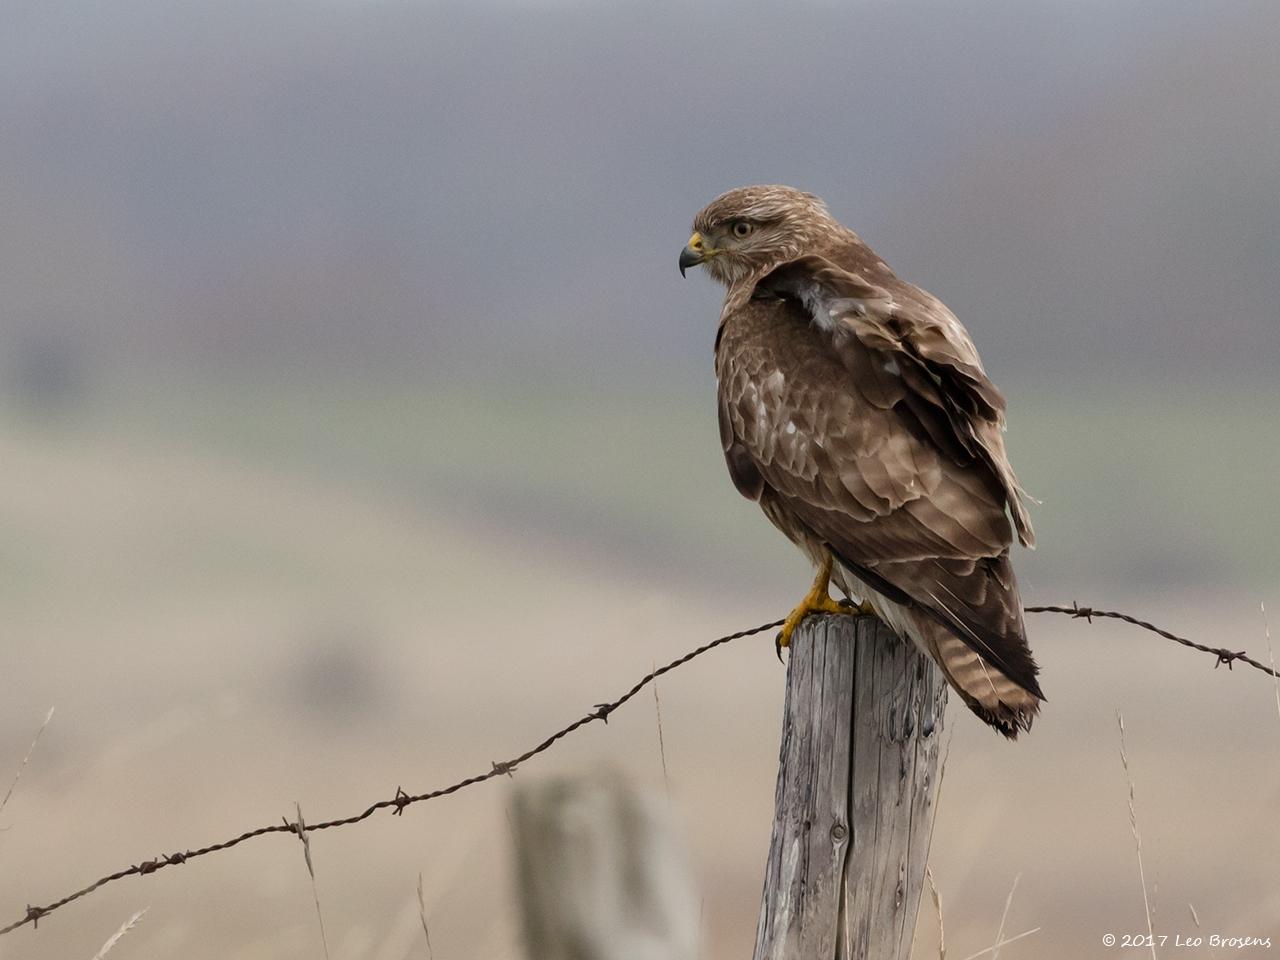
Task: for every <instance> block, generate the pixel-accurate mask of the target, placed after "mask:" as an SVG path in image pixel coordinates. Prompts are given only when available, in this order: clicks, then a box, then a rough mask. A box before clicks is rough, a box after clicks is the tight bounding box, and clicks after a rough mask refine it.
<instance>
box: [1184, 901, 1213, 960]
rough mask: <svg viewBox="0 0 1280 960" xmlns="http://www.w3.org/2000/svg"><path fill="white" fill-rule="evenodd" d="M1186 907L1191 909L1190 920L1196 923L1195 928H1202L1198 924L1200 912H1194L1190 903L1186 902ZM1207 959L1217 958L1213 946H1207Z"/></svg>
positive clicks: (1194, 909)
mask: <svg viewBox="0 0 1280 960" xmlns="http://www.w3.org/2000/svg"><path fill="white" fill-rule="evenodd" d="M1187 909H1188V910H1189V911H1191V919H1192V921H1194V923H1195V925H1196V929H1197V930H1200V929H1202V928H1201V926H1200V914H1198V913H1196V908H1195V907H1193V906H1192V905H1191V904H1190V903H1188V904H1187ZM1209 960H1218V955H1217V954H1216V953H1214V952H1213V947H1210V948H1209Z"/></svg>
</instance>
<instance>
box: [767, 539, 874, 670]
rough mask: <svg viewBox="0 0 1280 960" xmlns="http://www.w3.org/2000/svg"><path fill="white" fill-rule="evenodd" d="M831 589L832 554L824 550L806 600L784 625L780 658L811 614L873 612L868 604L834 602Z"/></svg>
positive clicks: (779, 650)
mask: <svg viewBox="0 0 1280 960" xmlns="http://www.w3.org/2000/svg"><path fill="white" fill-rule="evenodd" d="M830 587H831V554H830V553H829V552H828V551H825V550H824V551H823V553H822V563H821V564H819V566H818V574H817V576H816V577H814V578H813V586H811V587H810V588H809V592H808V593H806V594H805V595H804V599H803V600H801V601H800V602H799V603H798V604H797V605H796V608H795V609H794V610H792V611H791V612H790V613H789V614H787V619H786V620H784V621H783V623H782V630H781V632H779V634H778V636H777V638H776V643H777V646H778V656H779V657H781V656H782V648H783V647H787V646H790V645H791V635H792V634H793V633H795V632H796V627H798V626H800V622H801V621H802V620H804V618H805V617H807V616H808V615H809V614H811V613H848V614H853V615H859V614H869V613H871V612H872V611H871V608H870V606H869V605H868V604H866V603H861V604H846V603H840V602H838V601H835V600H832V599H831V595H830V593H829V592H828V591H829V590H830Z"/></svg>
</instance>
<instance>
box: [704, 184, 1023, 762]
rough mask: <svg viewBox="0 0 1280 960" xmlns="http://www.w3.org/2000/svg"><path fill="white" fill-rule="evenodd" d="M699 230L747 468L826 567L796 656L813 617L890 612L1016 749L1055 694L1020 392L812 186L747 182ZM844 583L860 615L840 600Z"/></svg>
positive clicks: (727, 401)
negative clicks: (1022, 560)
mask: <svg viewBox="0 0 1280 960" xmlns="http://www.w3.org/2000/svg"><path fill="white" fill-rule="evenodd" d="M693 227H694V233H693V236H692V237H690V239H689V242H688V244H687V245H686V246H685V248H684V250H683V251H681V253H680V272H681V274H683V273H684V272H685V270H686V269H688V268H689V267H692V266H696V265H699V264H701V265H702V266H703V267H705V268H706V270H707V272H708V273H710V274H711V276H712V277H714V278H715V279H716V280H718V281H719V282H720V283H722V284H723V285H724V286H725V287H726V288H727V292H726V295H725V301H724V308H723V310H722V312H721V314H720V326H719V330H718V332H717V334H716V347H715V368H716V380H717V397H718V406H719V420H720V439H721V443H722V446H723V448H724V455H725V459H726V461H727V462H728V466H729V474H730V476H731V477H732V479H733V483H734V485H735V486H736V487H737V488H738V490H739V492H741V493H742V494H743V495H744V496H746V497H748V498H749V499H752V500H755V501H756V502H757V503H759V504H760V508H761V509H762V510H763V511H764V514H765V516H766V517H768V518H769V520H770V521H772V523H773V524H774V526H776V527H777V528H778V529H779V530H781V531H782V532H783V533H784V534H785V535H786V536H787V537H788V538H789V539H790V540H791V541H792V542H794V543H795V544H796V545H797V546H799V547H800V548H801V550H802V551H804V553H805V554H806V555H807V556H808V557H809V559H810V560H811V561H812V562H813V564H814V566H815V567H816V568H817V577H816V578H815V580H814V582H813V586H812V588H811V589H810V591H809V593H808V594H807V595H806V596H805V597H804V599H803V600H802V601H801V602H800V604H799V605H798V606H797V607H796V608H795V609H794V610H793V611H792V612H791V614H790V616H788V617H787V619H786V622H785V625H784V626H783V629H782V632H781V634H779V637H778V644H779V649H781V647H782V646H785V645H786V644H787V643H789V642H790V639H791V634H792V632H793V631H794V630H795V628H796V626H797V625H798V624H799V623H800V621H801V620H802V619H803V618H804V617H805V616H806V615H807V614H809V613H813V612H826V613H838V612H850V611H851V610H857V611H861V612H864V613H874V614H875V615H876V616H878V617H879V618H880V619H881V620H883V621H884V622H885V623H887V624H888V625H889V626H890V627H892V628H893V630H894V631H895V632H896V633H897V634H898V635H899V636H900V637H904V638H908V639H910V640H911V641H913V642H914V643H915V644H916V645H917V646H918V647H919V648H920V649H921V650H923V651H924V652H925V653H926V654H927V655H929V656H930V657H932V658H933V659H934V660H935V661H936V662H937V664H938V665H939V667H941V668H942V671H943V673H944V674H945V675H946V678H947V680H948V681H949V682H950V684H951V686H952V687H953V688H954V689H955V690H956V691H957V692H958V693H959V695H960V696H961V698H962V699H963V700H964V702H965V703H966V704H967V705H968V706H969V708H970V709H971V710H972V711H973V712H974V713H975V714H977V715H978V716H979V717H980V718H981V719H982V720H983V721H985V722H986V723H988V724H990V725H991V726H992V727H994V728H995V729H996V730H998V731H999V732H1000V733H1002V734H1004V735H1005V736H1007V737H1009V738H1010V739H1012V738H1015V737H1016V736H1017V734H1018V732H1019V730H1027V729H1029V728H1030V726H1031V721H1032V720H1033V719H1034V717H1035V715H1036V712H1037V710H1038V708H1039V705H1040V702H1041V701H1042V700H1043V699H1044V697H1043V694H1042V693H1041V691H1040V686H1039V684H1038V683H1037V681H1036V674H1037V672H1038V668H1037V666H1036V663H1035V661H1034V659H1033V658H1032V655H1031V650H1030V648H1029V647H1028V646H1027V641H1026V632H1025V628H1024V626H1023V621H1022V608H1021V601H1020V599H1019V596H1018V584H1017V581H1016V580H1015V579H1014V576H1013V568H1012V566H1011V565H1010V562H1009V548H1010V546H1011V544H1012V540H1013V534H1014V532H1015V531H1016V533H1017V535H1018V539H1019V540H1020V541H1021V542H1022V544H1023V545H1024V546H1028V547H1029V546H1032V545H1033V544H1034V534H1033V532H1032V529H1031V521H1030V518H1029V517H1028V516H1027V511H1026V507H1025V506H1024V504H1023V498H1024V496H1025V494H1024V493H1023V491H1022V489H1021V487H1020V486H1019V485H1018V481H1017V478H1016V477H1015V476H1014V473H1013V468H1012V467H1011V466H1010V464H1009V459H1008V457H1007V456H1006V454H1005V449H1004V437H1003V431H1004V409H1005V401H1004V397H1003V396H1002V395H1001V393H1000V391H999V390H997V389H996V387H995V385H994V384H993V383H992V382H991V381H990V379H988V377H987V374H986V372H985V371H984V370H983V367H982V362H981V361H980V360H979V359H978V352H977V350H976V349H975V348H974V345H973V341H972V340H971V339H970V338H969V334H968V333H967V332H966V330H965V328H964V327H963V326H961V324H960V321H959V320H957V319H956V318H955V316H954V315H953V314H952V313H951V311H950V310H948V309H947V308H946V307H945V306H944V305H943V304H942V302H941V301H939V300H938V299H937V298H936V297H933V296H931V295H930V294H928V293H926V292H925V291H924V290H921V289H920V288H919V287H914V286H912V285H911V284H909V283H906V282H905V281H903V280H900V279H899V278H898V277H897V276H896V275H895V274H894V272H893V271H892V270H890V269H889V267H888V265H887V264H886V263H885V262H884V261H883V260H881V259H880V257H878V256H877V255H876V254H875V253H874V252H873V251H872V250H871V248H870V247H868V246H867V245H866V244H865V243H863V242H862V240H861V239H860V238H859V237H858V235H857V234H856V233H854V232H853V231H852V230H850V229H848V228H847V227H845V226H843V225H841V224H840V223H838V222H837V221H836V220H835V219H834V218H833V217H832V216H831V214H830V213H829V212H828V210H827V207H826V205H825V204H824V203H823V202H822V200H820V199H819V198H818V197H815V196H814V195H812V194H809V193H804V192H802V191H800V190H795V189H793V188H791V187H782V186H755V187H744V188H741V189H737V190H731V191H729V192H728V193H725V194H723V195H721V196H720V197H717V198H716V199H715V200H713V201H712V202H711V203H710V204H708V205H707V206H706V207H705V208H704V209H703V210H702V211H701V212H700V213H699V214H698V215H697V217H695V218H694V221H693ZM1011 518H1012V523H1011V522H1010V520H1011ZM832 582H834V583H835V585H836V586H837V588H838V589H839V590H840V591H841V592H842V593H843V594H844V595H845V597H846V600H847V601H848V600H851V598H853V597H857V598H858V599H859V600H860V601H861V604H859V606H857V607H853V606H851V605H850V604H849V603H843V604H842V603H837V602H835V601H833V600H832V599H831V597H830V595H829V584H830V583H832Z"/></svg>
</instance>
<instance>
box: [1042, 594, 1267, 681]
mask: <svg viewBox="0 0 1280 960" xmlns="http://www.w3.org/2000/svg"><path fill="white" fill-rule="evenodd" d="M1022 609H1023V610H1024V611H1025V612H1026V613H1065V614H1066V615H1067V616H1069V617H1071V618H1072V619H1075V620H1088V621H1089V622H1090V623H1093V618H1094V617H1105V618H1108V619H1111V620H1123V621H1124V622H1125V623H1131V624H1133V625H1134V626H1135V627H1141V628H1142V629H1143V630H1150V631H1151V632H1152V633H1154V634H1156V635H1157V636H1161V637H1164V638H1165V639H1166V640H1172V641H1173V642H1174V643H1180V644H1182V645H1183V646H1184V647H1190V648H1191V649H1192V650H1199V651H1200V652H1202V653H1211V654H1213V655H1214V656H1215V657H1217V658H1218V659H1217V661H1216V662H1215V663H1214V665H1213V667H1214V669H1215V670H1216V669H1217V668H1218V667H1220V666H1222V665H1223V664H1226V666H1227V669H1228V670H1230V669H1231V666H1232V664H1234V663H1235V662H1236V661H1239V662H1240V663H1247V664H1248V665H1249V666H1251V667H1253V668H1254V669H1255V670H1261V671H1262V672H1263V673H1265V674H1267V675H1268V676H1271V677H1280V673H1277V672H1276V671H1275V670H1274V669H1272V668H1271V667H1269V666H1267V665H1266V664H1265V663H1260V662H1258V661H1257V660H1255V659H1253V657H1251V656H1249V655H1248V654H1247V653H1245V652H1244V651H1243V650H1228V649H1227V648H1226V647H1210V646H1206V645H1205V644H1203V643H1196V642H1195V641H1194V640H1188V639H1187V638H1186V637H1180V636H1178V635H1177V634H1176V633H1170V632H1169V631H1168V630H1162V629H1161V628H1160V627H1157V626H1156V625H1155V624H1154V623H1148V622H1147V621H1146V620H1139V619H1138V618H1137V617H1132V616H1130V615H1129V614H1127V613H1117V612H1116V611H1114V610H1095V609H1093V608H1092V607H1082V606H1080V605H1079V604H1077V603H1074V602H1073V603H1072V604H1071V606H1069V607H1055V606H1047V607H1023V608H1022Z"/></svg>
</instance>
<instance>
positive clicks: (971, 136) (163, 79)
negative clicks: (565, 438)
mask: <svg viewBox="0 0 1280 960" xmlns="http://www.w3.org/2000/svg"><path fill="white" fill-rule="evenodd" d="M6 17H7V20H8V22H7V25H6V29H5V31H4V35H3V37H0V124H2V125H3V129H4V130H5V136H4V137H3V138H2V140H0V187H2V189H0V215H3V219H4V222H5V223H6V224H7V229H6V230H5V231H4V235H3V236H4V244H5V246H4V250H3V256H2V257H0V281H2V282H3V284H4V286H5V289H6V293H7V300H8V304H9V305H8V309H7V310H6V311H4V314H3V317H2V318H0V335H3V336H4V337H5V338H6V339H7V340H10V341H11V340H12V338H13V337H15V336H17V337H19V339H20V341H21V340H24V339H30V338H31V337H32V336H36V337H37V338H39V337H47V336H59V337H63V338H64V339H65V340H67V341H69V342H72V343H74V344H76V346H77V348H79V349H84V350H87V351H88V352H89V354H90V355H97V354H98V353H100V354H101V355H103V356H111V357H114V358H119V357H120V356H121V355H125V356H136V355H142V356H145V357H148V358H149V359H151V360H153V361H154V360H157V359H158V360H160V361H163V362H173V363H192V362H195V363H211V362H215V361H216V362H219V363H226V362H231V363H233V364H234V363H238V362H242V361H249V360H256V359H260V358H263V357H278V356H282V355H288V356H291V357H293V358H295V359H296V358H303V359H305V358H308V357H314V358H318V359H322V358H325V357H329V358H331V359H332V358H335V357H336V358H341V359H344V360H351V359H352V358H360V359H364V360H368V361H370V362H375V363H381V362H390V361H404V360H406V359H407V360H409V361H410V362H411V363H412V364H414V365H416V366H418V367H420V368H421V369H424V370H439V369H445V368H447V367H448V366H450V365H452V364H454V363H464V364H475V363H477V362H479V361H480V359H481V358H483V359H484V360H485V362H486V363H487V364H489V368H490V369H499V370H506V371H510V372H511V373H513V374H514V373H515V372H517V371H525V372H528V371H530V370H555V369H563V368H564V367H566V366H568V367H570V368H576V369H580V370H589V371H599V370H604V371H605V372H606V373H608V372H610V371H612V372H616V371H618V370H624V371H641V372H644V374H645V375H650V374H651V373H652V372H653V371H654V370H658V369H664V370H667V371H671V372H673V374H674V375H678V376H680V377H681V378H687V377H690V376H693V375H697V376H703V375H704V374H705V370H706V367H707V364H708V362H709V361H708V357H709V351H710V341H711V335H712V331H711V327H712V325H713V324H714V317H715V311H716V303H717V300H718V295H717V293H716V291H715V290H714V289H713V288H712V287H711V285H710V284H708V283H707V282H705V281H704V280H702V279H698V280H692V281H685V282H683V283H681V282H680V279H679V277H678V275H677V274H676V271H675V268H674V262H675V256H676V253H677V252H678V250H679V247H680V245H681V244H682V242H683V240H684V238H685V236H686V235H687V230H688V225H689V221H690V220H691V218H692V215H693V213H694V212H695V211H696V210H697V208H698V207H699V206H701V205H702V204H703V203H704V202H705V201H707V200H708V199H710V198H711V197H712V196H714V195H715V194H716V193H718V192H719V191H721V190H723V189H725V188H728V187H732V186H736V185H740V184H743V183H747V182H761V181H765V182H767V181H782V182H789V183H793V184H796V185H799V186H803V187H806V188H809V189H812V190H815V191H816V192H819V193H821V194H822V195H824V196H825V197H826V198H827V199H828V200H829V201H830V203H831V206H832V208H833V209H834V210H835V211H836V213H837V214H838V215H839V216H840V217H841V218H843V219H844V220H845V221H846V222H848V223H849V224H850V225H851V226H854V227H855V228H856V229H858V230H859V231H860V232H862V233H863V235H864V236H865V237H866V239H868V240H869V241H870V242H871V243H872V244H873V245H875V246H876V247H877V248H878V249H879V250H880V251H881V252H882V253H883V254H884V255H885V256H886V257H887V258H888V259H889V261H890V263H891V264H893V265H894V266H895V267H896V268H897V269H898V270H899V272H900V273H902V274H904V275H906V276H907V277H909V278H910V279H912V280H914V281H916V282H918V283H920V284H921V285H923V286H926V287H928V288H930V289H932V290H933V291H934V292H936V293H938V294H939V295H941V296H943V297H944V299H946V300H947V301H948V303H950V304H951V306H952V307H953V308H954V309H955V310H956V312H957V313H958V314H960V316H961V317H962V319H964V320H965V321H966V322H967V323H968V324H969V326H970V327H971V328H972V329H973V330H974V332H975V335H976V336H977V338H978V340H979V344H980V346H981V348H982V351H983V354H984V356H985V357H986V358H987V359H988V365H989V366H992V367H993V369H994V370H995V372H997V373H998V374H1001V375H1002V377H1001V378H1002V379H1006V380H1007V379H1009V378H1015V379H1017V378H1027V379H1034V380H1036V381H1040V380H1042V379H1043V378H1045V377H1049V378H1055V379H1060V380H1063V381H1067V382H1070V381H1072V380H1074V379H1076V378H1080V377H1085V376H1089V377H1092V376H1097V375H1100V374H1102V375H1105V376H1108V377H1110V376H1114V375H1116V374H1118V373H1119V372H1120V371H1123V370H1127V369H1129V368H1130V367H1131V366H1132V365H1134V364H1137V365H1139V366H1140V367H1141V368H1142V369H1143V370H1144V372H1145V373H1146V374H1147V375H1152V374H1154V375H1164V374H1165V373H1166V372H1168V371H1170V370H1174V371H1178V372H1179V374H1180V375H1186V376H1190V377H1192V378H1203V379H1204V380H1205V381H1206V382H1212V381H1213V380H1214V379H1215V378H1216V377H1217V376H1218V375H1219V374H1220V372H1221V371H1224V370H1229V371H1231V373H1232V375H1238V374H1241V373H1243V372H1250V371H1252V372H1257V373H1261V372H1265V371H1266V370H1267V369H1269V364H1270V359H1269V358H1271V357H1274V356H1275V355H1276V352H1277V349H1280V336H1278V334H1277V328H1276V318H1275V310H1274V304H1275V303H1276V302H1277V300H1278V299H1280V279H1277V273H1276V271H1275V270H1274V269H1273V268H1274V264H1275V263H1276V262H1277V260H1278V259H1280V241H1278V240H1277V238H1278V237H1280V162H1277V160H1278V159H1280V107H1278V106H1277V104H1280V61H1278V58H1276V57H1275V56H1274V55H1273V54H1274V50H1275V49H1276V48H1277V44H1278V43H1280V15H1277V13H1276V8H1275V6H1274V4H1271V3H1267V2H1260V3H1254V4H1248V3H1232V4H1226V5H1212V6H1210V5H1205V4H1201V3H1191V2H1184V3H1177V2H1168V0H1159V2H1157V0H1151V2H1141V3H1124V4H1115V3H1103V2H1071V3H1065V2H1064V3H1057V4H1025V3H1015V2H1004V3H997V2H985V3H967V4H963V5H959V4H948V3H906V4H890V3H863V4H817V3H813V4H803V3H802V4H788V5H786V6H785V7H784V6H781V5H777V6H765V5H750V4H747V5H743V4H736V3H728V2H727V0H708V2H706V3H700V4H692V5H691V4H676V3H665V4H663V3H659V4H639V3H635V4H605V3H587V2H581V3H556V4H535V3H514V4H509V3H489V4H461V3H433V4H425V3H424V4H417V3H337V4H333V3H304V2H260V0H255V2H230V3H227V2H221V0H219V2H212V0H198V2H190V3H171V2H161V0H131V2H123V3H116V4H112V5H111V6H110V7H109V8H107V7H97V6H93V5H87V4H72V3H40V4H36V3H25V4H19V5H14V6H12V7H11V8H10V11H9V13H7V14H6ZM495 365H496V366H495Z"/></svg>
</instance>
